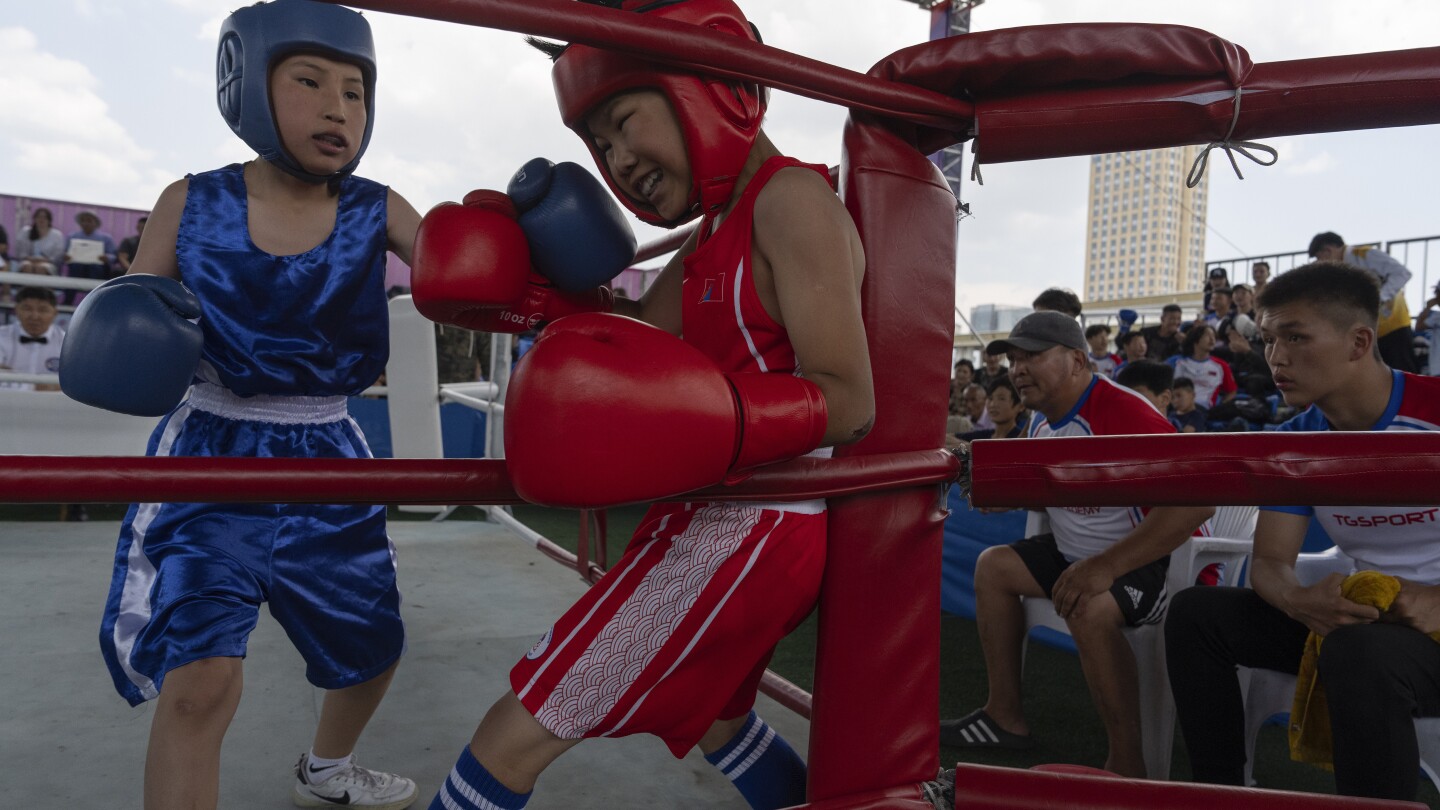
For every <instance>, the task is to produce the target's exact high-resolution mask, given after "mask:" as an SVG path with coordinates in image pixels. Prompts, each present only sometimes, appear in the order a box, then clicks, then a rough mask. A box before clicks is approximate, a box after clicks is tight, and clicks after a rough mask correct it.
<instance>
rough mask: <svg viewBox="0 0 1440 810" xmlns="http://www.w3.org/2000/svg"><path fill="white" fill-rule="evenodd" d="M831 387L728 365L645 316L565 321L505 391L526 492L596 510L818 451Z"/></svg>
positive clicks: (513, 456) (520, 484) (514, 469)
mask: <svg viewBox="0 0 1440 810" xmlns="http://www.w3.org/2000/svg"><path fill="white" fill-rule="evenodd" d="M825 427H826V410H825V398H824V396H823V395H822V394H821V393H820V389H819V388H818V387H816V385H815V384H814V383H812V382H809V381H808V380H805V379H802V378H800V377H794V376H791V375H788V374H761V373H740V374H726V373H725V372H723V371H721V370H720V369H719V367H717V366H716V365H715V363H714V362H713V361H711V360H710V358H708V357H706V356H705V355H704V354H702V353H701V352H700V351H699V350H698V349H696V348H695V347H693V346H691V345H689V344H688V343H685V342H684V341H681V340H679V339H677V338H675V337H673V336H671V335H670V334H668V333H666V332H664V331H662V330H660V329H657V328H655V327H653V326H650V325H648V324H644V323H641V322H640V321H635V320H631V319H629V318H622V317H620V316H617V315H601V314H584V315H575V316H573V317H570V318H566V319H564V320H562V321H559V322H557V323H555V324H553V325H551V326H550V327H549V328H547V329H546V330H545V331H544V332H542V333H541V334H540V337H539V338H538V339H537V340H536V341H535V345H534V347H533V348H531V349H530V351H529V352H527V353H526V354H525V356H524V357H523V358H522V359H521V361H520V365H519V366H518V367H517V368H516V369H515V376H514V378H513V379H512V380H511V381H510V388H509V391H508V392H507V394H506V396H505V455H506V459H505V461H506V464H507V466H508V467H509V470H510V477H511V481H512V482H513V483H514V485H515V491H516V492H518V493H519V494H520V496H521V497H523V498H524V499H525V500H527V501H530V502H532V503H538V504H545V505H548V506H562V507H568V508H577V509H587V508H594V507H600V506H613V505H616V504H622V503H634V502H640V501H653V500H661V499H664V498H668V497H671V496H674V495H679V494H681V493H684V492H689V491H691V490H694V489H699V488H700V487H704V486H709V485H711V484H715V483H718V482H720V481H722V480H727V479H730V480H734V479H735V477H736V476H737V475H739V477H743V475H740V474H741V473H743V471H744V470H746V469H749V468H752V467H756V466H759V465H762V464H768V463H771V462H775V461H781V460H784V459H788V458H793V457H795V456H799V455H802V454H804V453H807V452H809V451H811V450H813V449H815V448H816V447H818V446H819V445H820V441H821V439H822V438H824V436H825Z"/></svg>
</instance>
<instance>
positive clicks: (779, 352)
mask: <svg viewBox="0 0 1440 810" xmlns="http://www.w3.org/2000/svg"><path fill="white" fill-rule="evenodd" d="M791 166H801V167H804V168H808V169H812V170H814V171H817V172H819V173H820V174H821V175H822V176H823V177H825V182H827V183H828V182H830V172H829V170H828V169H827V168H826V167H824V166H819V165H813V164H809V163H801V162H800V161H798V160H796V159H794V158H789V157H783V156H777V157H773V158H770V159H769V160H767V161H765V163H764V164H763V165H762V166H761V167H760V171H758V172H756V173H755V177H754V178H752V179H751V180H750V182H749V183H748V184H747V185H746V186H745V190H744V191H743V192H742V193H741V195H740V201H739V202H737V203H736V204H735V209H734V210H733V211H731V212H730V214H729V216H727V217H726V218H725V221H724V222H722V223H720V227H719V228H715V227H714V218H713V217H706V218H705V219H704V220H703V221H702V222H701V223H700V242H699V245H698V246H697V247H696V248H695V252H693V253H691V254H690V255H689V256H686V257H685V276H684V282H683V285H682V287H681V292H680V294H681V297H682V301H683V304H682V308H681V317H682V319H683V321H682V335H681V337H682V338H683V339H684V340H685V342H686V343H689V344H691V345H692V346H695V347H696V348H698V349H699V350H700V351H702V352H704V353H705V354H706V355H707V356H708V357H710V359H712V360H714V361H715V363H716V364H717V365H718V366H720V368H721V369H723V370H725V371H727V372H737V371H768V372H778V373H783V374H793V373H795V371H796V362H795V350H794V349H793V348H792V347H791V346H790V336H789V335H788V334H786V332H785V327H783V326H781V325H780V324H778V323H776V322H775V319H774V318H772V317H770V313H768V312H766V311H765V307H764V306H763V305H762V304H761V303H760V295H759V294H758V293H757V292H756V291H755V277H754V273H753V272H752V267H751V260H750V249H751V245H752V242H751V234H752V232H753V231H754V224H755V223H754V220H755V199H756V198H757V197H759V196H760V191H761V189H763V188H765V184H766V183H767V182H769V181H770V178H771V177H773V176H774V175H775V172H777V171H779V170H781V169H784V168H788V167H791ZM712 229H713V230H712Z"/></svg>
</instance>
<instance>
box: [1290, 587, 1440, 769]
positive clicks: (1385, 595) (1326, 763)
mask: <svg viewBox="0 0 1440 810" xmlns="http://www.w3.org/2000/svg"><path fill="white" fill-rule="evenodd" d="M1340 593H1341V594H1342V595H1343V596H1344V597H1345V598H1346V599H1349V600H1350V601H1351V602H1356V603H1358V604H1361V605H1371V606H1373V607H1376V608H1379V609H1380V611H1381V612H1382V613H1383V612H1384V611H1387V610H1389V609H1390V605H1391V604H1392V603H1393V602H1394V601H1395V597H1396V596H1398V595H1399V594H1400V580H1398V579H1396V578H1395V577H1392V576H1390V575H1389V574H1382V573H1380V572H1379V571H1358V572H1356V573H1354V574H1351V575H1350V576H1348V577H1346V578H1345V581H1344V582H1343V583H1342V584H1341V585H1340ZM1430 637H1431V638H1433V639H1435V640H1436V641H1440V633H1431V634H1430ZM1322 640H1323V639H1321V638H1320V637H1319V636H1317V635H1315V634H1314V633H1311V634H1310V637H1309V638H1307V639H1306V640H1305V655H1304V657H1302V658H1301V659H1300V673H1299V675H1297V676H1296V679H1295V702H1294V703H1293V704H1292V706H1291V708H1290V758H1291V759H1293V760H1295V761H1296V762H1309V763H1312V764H1314V765H1319V766H1320V767H1322V768H1325V769H1326V770H1330V769H1332V768H1333V767H1334V764H1333V760H1334V754H1333V745H1332V740H1331V736H1330V709H1329V707H1328V706H1327V705H1326V703H1325V688H1324V687H1323V686H1322V685H1321V684H1320V679H1319V678H1317V677H1316V674H1317V672H1316V670H1317V668H1318V666H1319V662H1320V642H1321V641H1322Z"/></svg>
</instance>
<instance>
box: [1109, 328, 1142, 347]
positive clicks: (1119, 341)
mask: <svg viewBox="0 0 1440 810" xmlns="http://www.w3.org/2000/svg"><path fill="white" fill-rule="evenodd" d="M1143 337H1145V333H1143V332H1141V331H1140V330H1139V329H1131V330H1130V331H1129V332H1126V333H1125V334H1123V335H1120V336H1119V337H1117V338H1115V345H1116V346H1119V347H1120V348H1122V349H1123V348H1125V347H1126V346H1128V345H1130V341H1132V340H1134V339H1135V338H1143Z"/></svg>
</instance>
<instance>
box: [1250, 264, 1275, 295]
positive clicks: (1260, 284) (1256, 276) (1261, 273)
mask: <svg viewBox="0 0 1440 810" xmlns="http://www.w3.org/2000/svg"><path fill="white" fill-rule="evenodd" d="M1250 280H1251V281H1253V282H1255V294H1256V295H1259V294H1260V293H1262V292H1264V291H1265V285H1266V284H1269V283H1270V263H1269V262H1255V264H1253V265H1251V267H1250Z"/></svg>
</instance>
